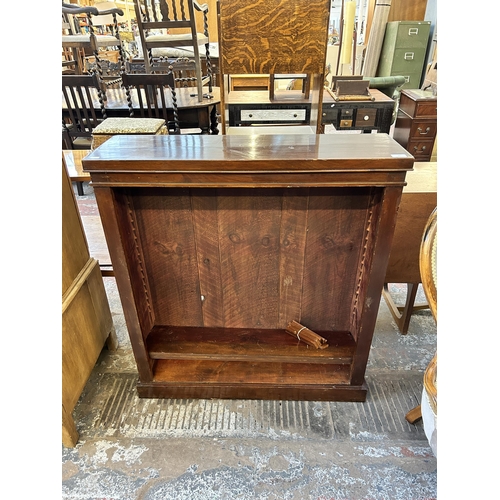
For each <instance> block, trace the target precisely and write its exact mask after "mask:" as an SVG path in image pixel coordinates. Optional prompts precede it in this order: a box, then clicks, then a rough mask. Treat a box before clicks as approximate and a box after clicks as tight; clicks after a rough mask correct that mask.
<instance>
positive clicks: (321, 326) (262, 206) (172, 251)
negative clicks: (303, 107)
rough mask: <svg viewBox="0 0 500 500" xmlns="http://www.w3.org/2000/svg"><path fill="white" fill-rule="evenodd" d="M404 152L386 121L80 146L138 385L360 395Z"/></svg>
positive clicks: (314, 396)
mask: <svg viewBox="0 0 500 500" xmlns="http://www.w3.org/2000/svg"><path fill="white" fill-rule="evenodd" d="M413 162H414V159H413V157H412V156H411V155H410V154H409V153H408V152H407V151H405V150H404V149H403V148H402V147H401V146H400V145H399V144H397V143H396V142H395V141H394V140H393V139H391V138H390V137H389V136H388V135H386V134H348V135H341V136H339V135H335V134H332V135H316V134H314V135H302V136H301V135H256V136H252V137H248V136H231V135H224V136H213V135H211V136H203V135H180V136H134V137H121V136H115V137H112V138H111V139H110V140H108V141H107V142H106V143H104V144H103V145H102V146H100V147H99V148H98V149H96V150H94V151H92V152H91V153H90V154H89V155H88V156H86V157H85V158H84V159H83V166H84V169H85V170H87V171H89V172H90V175H91V178H92V184H93V187H94V191H95V196H96V200H97V203H98V207H99V213H100V214H101V218H102V223H103V228H104V232H105V235H106V239H107V242H108V247H109V251H110V255H111V260H112V263H113V269H114V273H115V277H116V282H117V286H118V290H119V293H120V297H121V301H122V304H123V309H124V314H125V319H126V322H127V327H128V331H129V334H130V339H131V344H132V348H133V351H134V355H135V359H136V362H137V368H138V373H139V382H138V385H137V389H138V394H139V396H140V397H152V398H162V397H165V398H166V397H169V398H170V397H174V398H248V399H283V400H287V399H288V400H313V401H318V400H338V401H364V400H365V398H366V390H367V389H366V384H365V380H364V376H365V370H366V364H367V361H368V356H369V352H370V345H371V341H372V336H373V331H374V327H375V321H376V318H377V314H378V307H379V303H380V297H381V293H382V287H383V284H384V277H385V271H386V267H387V262H388V258H389V251H390V247H391V242H392V237H393V232H394V226H395V222H396V212H397V208H398V204H399V201H400V197H401V192H402V189H403V186H404V184H405V177H406V172H407V171H408V170H411V169H412V166H413ZM293 320H295V321H298V322H300V323H301V324H303V325H304V326H306V327H307V328H310V329H311V330H313V331H315V332H316V333H318V334H320V335H321V336H323V337H324V338H326V339H327V341H328V344H329V347H328V348H326V349H315V348H313V347H309V346H308V345H306V344H305V343H303V342H301V341H300V339H298V338H295V337H293V336H291V335H289V334H288V333H286V331H285V329H286V327H287V325H288V324H289V323H290V322H291V321H293Z"/></svg>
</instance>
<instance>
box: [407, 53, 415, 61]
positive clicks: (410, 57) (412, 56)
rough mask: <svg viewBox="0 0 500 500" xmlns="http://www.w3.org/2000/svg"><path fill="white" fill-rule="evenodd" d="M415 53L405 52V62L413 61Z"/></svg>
mask: <svg viewBox="0 0 500 500" xmlns="http://www.w3.org/2000/svg"><path fill="white" fill-rule="evenodd" d="M414 57H415V52H405V61H413V59H414Z"/></svg>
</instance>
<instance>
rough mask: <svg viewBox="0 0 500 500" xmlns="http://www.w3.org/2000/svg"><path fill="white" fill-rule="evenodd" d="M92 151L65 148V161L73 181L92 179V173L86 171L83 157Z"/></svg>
mask: <svg viewBox="0 0 500 500" xmlns="http://www.w3.org/2000/svg"><path fill="white" fill-rule="evenodd" d="M89 153H90V151H89V150H88V149H63V156H64V161H65V163H66V168H67V170H68V175H69V178H70V179H71V180H72V181H73V182H77V181H82V182H88V181H90V174H89V173H88V172H84V170H83V166H82V158H84V157H85V156H87V155H88V154H89Z"/></svg>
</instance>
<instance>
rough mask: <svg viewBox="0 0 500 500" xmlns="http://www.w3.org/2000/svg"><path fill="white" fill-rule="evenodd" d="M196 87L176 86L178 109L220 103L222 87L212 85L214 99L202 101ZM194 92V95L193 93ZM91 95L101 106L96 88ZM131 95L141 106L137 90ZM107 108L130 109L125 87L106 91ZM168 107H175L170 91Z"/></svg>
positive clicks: (64, 104)
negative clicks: (199, 99) (197, 94)
mask: <svg viewBox="0 0 500 500" xmlns="http://www.w3.org/2000/svg"><path fill="white" fill-rule="evenodd" d="M196 92H197V90H196V87H182V88H176V89H175V94H176V98H177V108H178V109H191V108H204V107H207V106H213V105H214V104H218V103H220V88H219V87H212V95H213V99H206V98H203V100H202V101H201V102H199V101H198V97H197V96H196ZM203 92H204V93H208V87H203ZM193 94H194V95H193ZM90 95H91V97H92V99H93V101H94V107H96V108H99V107H100V105H99V99H98V95H97V90H96V89H90ZM130 96H131V99H132V106H133V107H134V108H139V101H138V99H137V90H136V89H132V90H131V91H130ZM106 98H107V101H106V109H108V110H122V109H128V103H127V93H126V91H125V89H124V88H119V89H108V90H107V91H106ZM166 98H167V99H166V101H167V107H168V108H173V104H172V97H171V94H170V92H166ZM62 108H63V109H66V103H65V101H64V97H62Z"/></svg>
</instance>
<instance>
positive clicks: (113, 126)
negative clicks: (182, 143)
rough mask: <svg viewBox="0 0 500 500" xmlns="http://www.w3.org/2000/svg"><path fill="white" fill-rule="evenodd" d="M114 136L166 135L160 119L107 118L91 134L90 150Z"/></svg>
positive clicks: (164, 125) (163, 123)
mask: <svg viewBox="0 0 500 500" xmlns="http://www.w3.org/2000/svg"><path fill="white" fill-rule="evenodd" d="M114 135H168V128H167V126H166V124H165V120H163V119H161V118H107V119H106V120H104V121H103V122H102V123H100V124H99V125H98V126H97V127H96V128H95V129H94V131H93V132H92V149H96V148H97V147H99V146H100V145H101V144H103V143H105V142H106V141H107V140H108V139H109V138H111V137H113V136H114Z"/></svg>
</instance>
